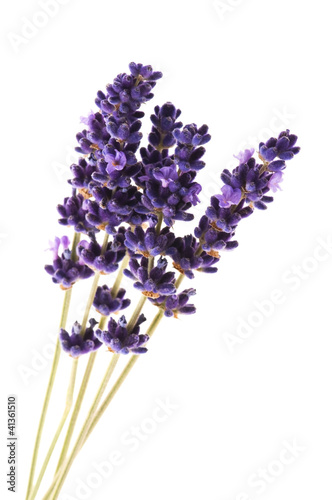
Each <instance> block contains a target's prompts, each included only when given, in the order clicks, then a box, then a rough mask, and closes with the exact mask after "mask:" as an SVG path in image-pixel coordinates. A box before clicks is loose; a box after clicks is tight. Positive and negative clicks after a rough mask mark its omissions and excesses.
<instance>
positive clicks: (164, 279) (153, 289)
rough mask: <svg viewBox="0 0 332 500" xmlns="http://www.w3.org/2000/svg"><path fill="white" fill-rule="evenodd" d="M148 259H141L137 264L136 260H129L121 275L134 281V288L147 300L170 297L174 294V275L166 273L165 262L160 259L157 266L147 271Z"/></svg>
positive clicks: (163, 259)
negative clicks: (163, 296)
mask: <svg viewBox="0 0 332 500" xmlns="http://www.w3.org/2000/svg"><path fill="white" fill-rule="evenodd" d="M148 263H149V259H147V258H146V257H142V259H141V262H140V263H139V262H138V260H137V259H134V258H132V259H130V262H129V267H130V270H129V269H125V270H124V271H123V274H124V275H125V276H127V277H128V278H130V279H132V280H136V281H135V283H134V288H136V289H137V290H139V291H140V292H142V294H143V295H145V296H146V297H149V298H158V297H159V296H160V295H172V294H174V293H175V292H176V288H175V286H174V283H175V273H173V272H166V267H167V260H166V259H165V258H163V257H160V258H159V260H158V262H157V265H156V266H155V267H153V268H152V269H151V271H149V270H148Z"/></svg>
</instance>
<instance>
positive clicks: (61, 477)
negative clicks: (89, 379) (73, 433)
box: [44, 354, 120, 499]
mask: <svg viewBox="0 0 332 500" xmlns="http://www.w3.org/2000/svg"><path fill="white" fill-rule="evenodd" d="M119 358H120V354H113V356H112V360H111V362H110V364H109V366H108V368H107V370H106V373H105V375H104V378H103V380H102V383H101V385H100V387H99V390H98V392H97V394H96V397H95V399H94V401H93V403H92V405H91V407H90V410H89V413H88V416H87V418H86V420H85V422H84V424H83V427H82V430H81V432H80V434H79V436H78V438H77V441H76V443H75V445H74V448H73V450H72V452H71V454H70V456H69V458H68V459H67V460H66V462H65V463H64V464H63V465H62V467H61V469H60V470H59V474H58V475H57V476H56V478H55V481H56V483H55V484H54V483H52V485H51V488H50V489H49V490H48V492H47V493H46V495H45V497H44V499H46V498H50V499H51V498H52V499H56V498H57V497H58V495H59V493H60V489H61V487H62V485H63V483H64V481H65V479H66V477H67V474H68V472H69V469H70V467H71V465H72V463H73V461H74V459H75V457H76V455H77V452H78V451H79V449H80V448H81V447H82V446H83V443H84V439H85V434H86V429H88V428H89V427H90V424H91V422H92V419H93V416H94V413H95V411H96V409H97V408H98V405H99V402H100V400H101V398H102V396H103V394H104V392H105V389H106V387H107V384H108V382H109V379H110V378H111V375H112V373H113V371H114V369H115V366H116V364H117V362H118V360H119ZM54 486H55V487H54Z"/></svg>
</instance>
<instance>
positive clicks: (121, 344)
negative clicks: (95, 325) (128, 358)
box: [96, 314, 149, 354]
mask: <svg viewBox="0 0 332 500" xmlns="http://www.w3.org/2000/svg"><path fill="white" fill-rule="evenodd" d="M145 320H146V318H145V317H144V315H143V314H141V315H140V316H139V318H138V320H137V323H136V325H135V326H134V328H133V329H132V331H131V332H129V331H128V329H127V321H126V318H125V317H124V316H121V318H120V319H119V321H118V322H116V321H115V320H114V319H113V318H111V319H110V320H109V323H108V326H107V330H105V331H102V330H100V329H98V330H96V337H97V338H98V339H99V340H100V341H101V342H102V343H103V344H105V345H106V346H107V348H108V350H109V351H111V352H115V353H117V354H129V353H132V354H144V353H146V352H147V348H146V347H143V346H144V345H145V344H146V342H147V341H148V340H149V336H148V335H142V334H140V333H139V331H140V325H141V324H142V323H143V322H144V321H145Z"/></svg>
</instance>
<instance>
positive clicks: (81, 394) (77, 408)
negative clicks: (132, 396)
mask: <svg viewBox="0 0 332 500" xmlns="http://www.w3.org/2000/svg"><path fill="white" fill-rule="evenodd" d="M105 249H106V247H105ZM128 261H129V256H128V255H125V257H124V258H123V259H122V263H121V266H120V268H119V271H118V274H117V277H116V279H115V281H114V284H113V286H112V292H111V294H112V297H113V298H115V297H116V296H117V293H118V291H119V288H120V284H121V280H122V278H123V270H124V269H125V268H126V267H127V264H128ZM106 319H107V318H106V317H105V316H102V317H101V319H100V322H99V328H100V329H101V330H102V329H103V328H104V325H105V322H106ZM96 355H97V351H95V352H92V353H91V354H90V356H89V361H88V364H87V366H86V369H85V373H84V376H83V380H82V384H81V387H80V390H79V393H78V396H77V399H76V403H75V407H74V410H73V414H72V416H71V419H70V422H69V426H68V430H67V434H66V437H65V441H64V443H63V447H62V450H61V454H60V458H59V461H58V464H57V468H56V473H57V472H58V470H59V469H60V467H61V464H62V462H64V460H65V459H66V456H67V452H68V449H69V445H70V441H71V438H72V436H73V432H74V429H75V425H76V421H77V417H78V414H79V412H80V409H81V406H82V402H83V398H84V396H85V392H86V389H87V386H88V383H89V379H90V375H91V371H92V368H93V365H94V362H95V358H96Z"/></svg>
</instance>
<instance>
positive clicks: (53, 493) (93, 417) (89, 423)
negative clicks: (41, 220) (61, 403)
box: [43, 309, 164, 500]
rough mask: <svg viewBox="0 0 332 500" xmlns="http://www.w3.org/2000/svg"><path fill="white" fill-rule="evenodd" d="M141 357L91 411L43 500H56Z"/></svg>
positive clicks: (150, 332)
mask: <svg viewBox="0 0 332 500" xmlns="http://www.w3.org/2000/svg"><path fill="white" fill-rule="evenodd" d="M163 315H164V312H163V310H161V309H160V310H159V311H158V313H157V314H156V315H155V317H154V319H153V320H152V322H151V324H150V326H149V328H148V330H147V332H146V334H147V335H148V336H149V337H150V338H151V337H152V335H153V333H154V332H155V330H156V328H157V326H158V325H159V323H160V321H161V320H162V318H163ZM139 357H140V356H139V355H133V356H131V358H130V360H129V361H128V363H127V365H126V366H125V368H124V369H123V371H122V372H121V374H120V376H119V378H118V379H117V381H116V382H115V384H114V386H113V387H112V389H111V390H110V392H109V393H108V395H107V396H106V398H105V400H104V402H103V403H102V405H101V406H100V408H99V409H98V410H97V411H95V413H94V414H91V411H90V413H89V415H90V418H89V417H88V418H87V419H86V421H85V423H84V425H83V428H82V430H81V433H80V435H79V437H78V439H77V441H76V443H75V446H74V449H73V450H72V453H71V456H70V458H69V459H68V460H67V461H66V463H65V464H63V465H62V467H61V469H60V471H59V473H58V475H57V476H56V477H55V480H54V482H53V483H52V485H51V487H50V489H49V490H48V492H47V494H46V496H45V497H44V499H43V500H56V498H57V497H58V495H59V493H60V490H61V488H62V485H63V483H64V481H65V479H66V477H67V474H68V472H69V469H70V467H71V465H72V463H73V461H74V459H75V457H76V455H77V454H78V452H79V451H80V450H81V448H82V447H83V445H84V443H85V442H86V440H87V439H88V437H89V436H90V434H91V432H92V431H93V429H94V428H95V426H96V425H97V423H98V422H99V420H100V418H101V417H102V415H103V414H104V412H105V411H106V409H107V407H108V405H109V404H110V402H111V401H112V399H113V398H114V396H115V394H116V393H117V392H118V390H119V389H120V387H121V385H122V384H123V382H124V381H125V379H126V378H127V376H128V375H129V373H130V371H131V370H132V368H133V367H134V365H135V364H136V362H137V360H138V358H139Z"/></svg>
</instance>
